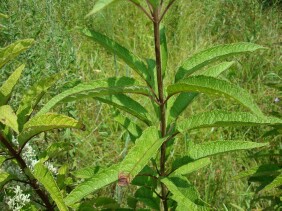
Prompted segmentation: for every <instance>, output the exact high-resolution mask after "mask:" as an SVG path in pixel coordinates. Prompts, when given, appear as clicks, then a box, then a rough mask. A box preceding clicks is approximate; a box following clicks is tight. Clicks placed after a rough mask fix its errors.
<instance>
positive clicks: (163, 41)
mask: <svg viewBox="0 0 282 211" xmlns="http://www.w3.org/2000/svg"><path fill="white" fill-rule="evenodd" d="M165 31H166V30H165V27H164V26H163V25H161V29H160V42H161V59H162V72H163V77H164V76H165V73H166V67H167V60H168V50H167V42H166V32H165Z"/></svg>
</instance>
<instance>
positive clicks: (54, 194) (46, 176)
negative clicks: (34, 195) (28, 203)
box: [33, 162, 68, 211]
mask: <svg viewBox="0 0 282 211" xmlns="http://www.w3.org/2000/svg"><path fill="white" fill-rule="evenodd" d="M33 175H34V177H35V178H36V179H37V180H38V181H39V182H40V183H41V184H42V185H43V186H44V188H45V189H46V190H47V191H48V193H49V194H50V196H51V198H52V199H53V200H54V201H55V203H56V205H57V206H58V209H59V210H60V211H67V210H68V208H67V206H66V205H65V203H64V200H63V196H62V194H61V192H60V189H59V188H58V186H57V184H56V181H55V180H54V178H53V176H52V174H51V173H50V172H49V170H48V168H47V167H45V166H44V164H43V163H41V162H38V163H37V164H36V165H35V166H34V173H33Z"/></svg>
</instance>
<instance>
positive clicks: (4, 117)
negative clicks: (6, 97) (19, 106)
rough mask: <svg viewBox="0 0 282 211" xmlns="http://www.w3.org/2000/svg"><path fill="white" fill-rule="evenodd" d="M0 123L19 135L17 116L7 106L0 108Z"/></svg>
mask: <svg viewBox="0 0 282 211" xmlns="http://www.w3.org/2000/svg"><path fill="white" fill-rule="evenodd" d="M0 122H1V123H2V124H4V125H7V126H8V127H10V128H12V129H13V130H14V131H15V132H16V133H19V130H18V122H17V116H16V114H15V113H14V111H13V109H12V108H11V106H9V105H4V106H0Z"/></svg>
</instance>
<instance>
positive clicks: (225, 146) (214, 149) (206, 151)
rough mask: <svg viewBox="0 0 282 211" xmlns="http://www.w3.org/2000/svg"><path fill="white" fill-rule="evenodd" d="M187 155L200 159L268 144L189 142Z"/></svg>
mask: <svg viewBox="0 0 282 211" xmlns="http://www.w3.org/2000/svg"><path fill="white" fill-rule="evenodd" d="M189 143H190V144H189V149H188V155H189V157H191V158H192V159H195V160H196V159H200V158H204V157H208V156H212V155H216V154H220V153H226V152H232V151H237V150H246V149H253V148H258V147H264V146H267V145H268V143H255V142H251V141H233V140H232V141H210V142H205V143H202V144H194V143H193V142H189Z"/></svg>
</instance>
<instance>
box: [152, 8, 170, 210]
mask: <svg viewBox="0 0 282 211" xmlns="http://www.w3.org/2000/svg"><path fill="white" fill-rule="evenodd" d="M153 19H154V20H153V24H154V41H155V56H156V70H157V81H158V92H159V97H158V101H159V106H160V130H161V136H162V137H165V135H166V107H165V99H164V90H163V78H162V61H161V44H160V7H158V8H156V9H154V12H153ZM165 152H166V143H165V142H164V144H163V145H162V146H161V158H160V176H165ZM161 189H162V190H161V197H162V203H163V210H164V211H167V210H168V205H167V188H166V186H165V185H164V184H163V183H162V184H161Z"/></svg>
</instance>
